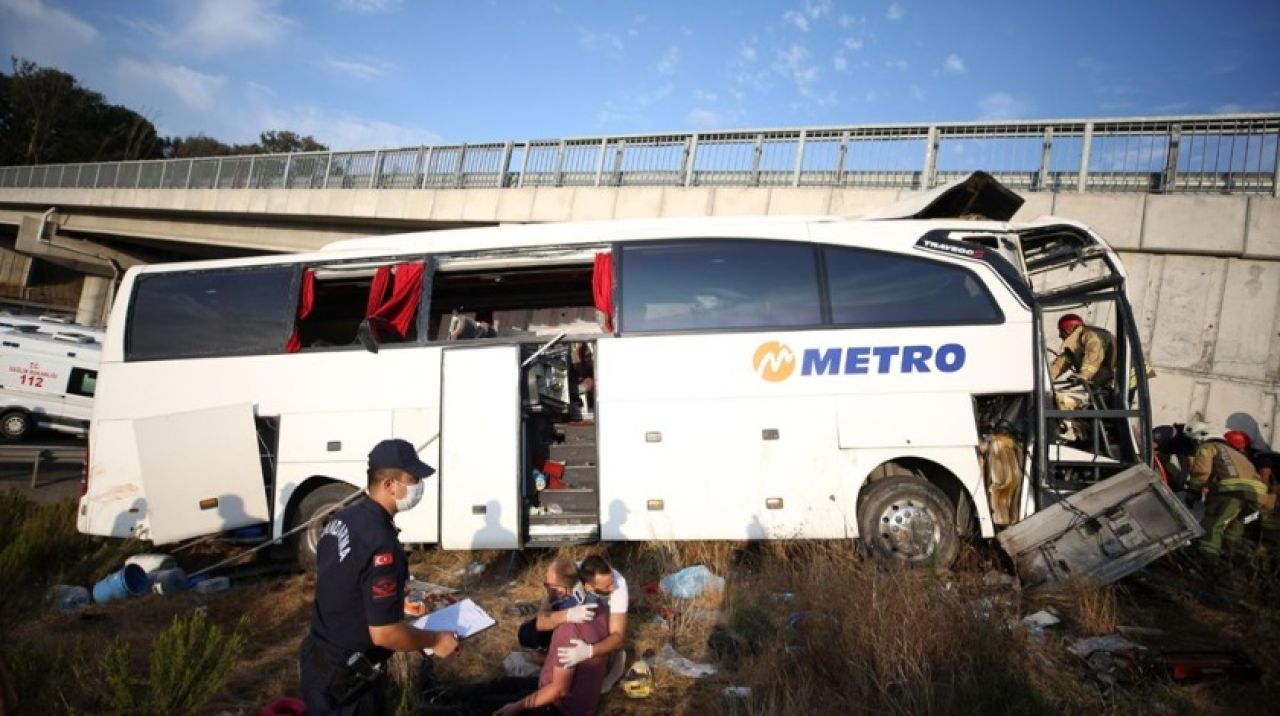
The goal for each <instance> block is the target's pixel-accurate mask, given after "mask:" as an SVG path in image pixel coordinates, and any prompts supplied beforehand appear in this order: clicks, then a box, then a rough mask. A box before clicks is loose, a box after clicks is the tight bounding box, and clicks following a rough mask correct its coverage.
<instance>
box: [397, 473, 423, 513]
mask: <svg viewBox="0 0 1280 716" xmlns="http://www.w3.org/2000/svg"><path fill="white" fill-rule="evenodd" d="M400 484H401V485H403V486H404V489H405V490H406V492H405V495H404V497H397V498H396V511H398V512H404V511H406V510H412V509H413V508H414V507H417V505H418V503H419V502H422V494H423V493H424V492H426V486H425V485H423V484H422V481H421V480H419V481H418V482H417V483H415V484H413V485H405V484H404V483H403V482H401V483H400Z"/></svg>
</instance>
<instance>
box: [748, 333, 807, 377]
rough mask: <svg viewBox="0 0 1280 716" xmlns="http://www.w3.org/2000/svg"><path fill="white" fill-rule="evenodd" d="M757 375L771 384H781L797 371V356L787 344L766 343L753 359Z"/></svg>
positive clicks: (758, 349)
mask: <svg viewBox="0 0 1280 716" xmlns="http://www.w3.org/2000/svg"><path fill="white" fill-rule="evenodd" d="M751 365H752V366H753V367H754V368H755V371H756V375H758V376H760V377H761V378H762V379H764V380H767V381H768V382H770V383H780V382H782V381H784V380H786V379H787V378H790V377H791V374H792V373H794V372H795V370H796V354H795V353H793V352H792V351H791V348H789V347H788V346H787V345H786V344H785V343H779V342H778V341H765V342H764V343H761V344H760V347H759V348H756V354H755V356H754V357H753V358H752V359H751Z"/></svg>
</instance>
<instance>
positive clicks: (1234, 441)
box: [1222, 430, 1253, 452]
mask: <svg viewBox="0 0 1280 716" xmlns="http://www.w3.org/2000/svg"><path fill="white" fill-rule="evenodd" d="M1222 439H1223V440H1224V441H1226V443H1227V444H1228V445H1230V446H1231V447H1233V448H1235V449H1237V450H1239V451H1240V452H1245V451H1246V450H1248V449H1249V444H1250V443H1252V442H1253V441H1252V440H1250V439H1249V433H1246V432H1244V431H1243V430H1228V431H1227V432H1225V433H1223V434H1222Z"/></svg>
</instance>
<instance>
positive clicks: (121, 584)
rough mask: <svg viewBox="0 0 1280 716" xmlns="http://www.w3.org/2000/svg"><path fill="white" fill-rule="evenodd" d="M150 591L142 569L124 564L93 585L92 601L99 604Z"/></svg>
mask: <svg viewBox="0 0 1280 716" xmlns="http://www.w3.org/2000/svg"><path fill="white" fill-rule="evenodd" d="M150 589H151V579H150V578H149V577H147V573H146V571H145V570H143V569H142V567H139V566H138V565H136V564H126V565H125V566H124V567H123V568H121V569H119V570H116V571H115V572H112V573H111V574H108V575H107V576H106V577H103V578H102V579H101V580H100V581H99V582H98V583H97V584H95V585H93V601H95V602H97V603H99V604H106V603H107V602H114V601H116V600H117V599H126V598H128V597H136V596H138V595H140V594H146V593H147V591H148V590H150Z"/></svg>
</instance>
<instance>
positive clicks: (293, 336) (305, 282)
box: [284, 269, 316, 353]
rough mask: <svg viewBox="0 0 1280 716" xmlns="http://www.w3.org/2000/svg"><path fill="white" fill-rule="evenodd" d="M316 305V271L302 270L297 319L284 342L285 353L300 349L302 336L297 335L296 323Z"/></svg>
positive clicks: (309, 313)
mask: <svg viewBox="0 0 1280 716" xmlns="http://www.w3.org/2000/svg"><path fill="white" fill-rule="evenodd" d="M315 305H316V272H315V271H312V270H311V269H306V270H305V271H303V272H302V288H301V290H300V293H299V294H298V320H297V321H296V322H295V323H294V324H293V331H292V332H291V333H289V340H288V341H286V342H285V344H284V352H285V353H297V352H298V351H300V350H302V337H301V336H300V335H298V324H299V323H301V322H302V320H303V319H304V318H306V317H307V316H310V315H311V309H313V308H315Z"/></svg>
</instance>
